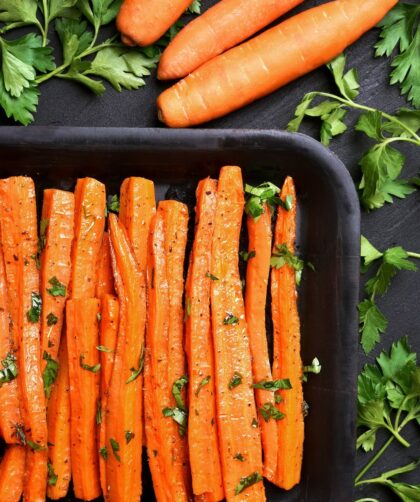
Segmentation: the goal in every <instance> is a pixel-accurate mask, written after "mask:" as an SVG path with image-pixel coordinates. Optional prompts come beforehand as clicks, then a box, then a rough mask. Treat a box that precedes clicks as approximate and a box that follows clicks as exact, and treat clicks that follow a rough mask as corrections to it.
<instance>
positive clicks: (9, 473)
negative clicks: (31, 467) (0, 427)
mask: <svg viewBox="0 0 420 502" xmlns="http://www.w3.org/2000/svg"><path fill="white" fill-rule="evenodd" d="M25 455H26V453H25V448H24V447H23V446H17V445H10V446H8V447H7V448H6V453H5V454H4V456H3V458H2V460H1V462H0V500H1V502H19V501H20V498H21V496H22V492H23V476H24V473H25Z"/></svg>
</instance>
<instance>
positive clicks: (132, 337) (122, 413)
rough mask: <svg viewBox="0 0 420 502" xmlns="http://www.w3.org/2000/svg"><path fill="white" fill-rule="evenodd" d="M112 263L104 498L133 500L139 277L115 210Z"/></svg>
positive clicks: (137, 484) (140, 345)
mask: <svg viewBox="0 0 420 502" xmlns="http://www.w3.org/2000/svg"><path fill="white" fill-rule="evenodd" d="M109 234H110V241H111V256H112V268H113V271H114V278H115V287H116V291H117V294H118V299H119V302H120V314H119V326H118V338H117V345H116V351H115V359H114V366H113V369H112V375H111V383H110V385H109V393H108V399H107V405H106V418H105V419H106V445H105V446H106V448H107V451H108V459H107V460H106V484H107V487H108V491H107V493H106V499H107V500H109V501H110V502H135V501H139V500H140V497H141V492H142V485H141V467H142V465H141V454H142V434H143V409H142V408H143V406H142V389H143V375H142V370H143V364H144V332H145V326H146V291H145V287H144V281H145V277H144V275H142V274H141V273H140V269H139V266H138V264H137V261H136V258H135V256H134V253H133V251H132V248H131V246H130V243H129V240H128V237H127V233H126V231H125V228H124V227H123V225H122V223H121V222H119V221H118V219H117V217H116V215H115V214H110V215H109Z"/></svg>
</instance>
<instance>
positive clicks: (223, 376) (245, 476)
mask: <svg viewBox="0 0 420 502" xmlns="http://www.w3.org/2000/svg"><path fill="white" fill-rule="evenodd" d="M243 208H244V194H243V184H242V175H241V170H240V168H239V167H235V166H228V167H224V168H222V170H221V172H220V177H219V184H218V188H217V206H216V216H215V224H214V234H213V243H212V259H211V273H212V274H213V275H214V276H215V277H217V278H218V280H217V281H216V280H215V281H212V282H211V315H212V330H213V343H214V360H215V386H216V401H217V423H218V431H219V448H220V456H221V461H222V473H223V480H224V489H225V497H226V500H227V501H228V502H229V501H231V500H252V501H264V500H265V494H264V486H263V483H262V470H263V468H262V451H261V440H260V432H259V428H258V421H257V410H256V408H255V401H254V392H253V389H252V384H253V378H252V367H251V353H250V348H249V342H248V336H247V327H246V322H245V307H244V301H243V297H242V284H241V280H240V276H239V269H238V251H239V235H240V231H241V223H242V214H243ZM237 495H240V497H238V498H237V497H236V496H237Z"/></svg>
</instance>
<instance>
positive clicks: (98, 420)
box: [96, 399, 102, 425]
mask: <svg viewBox="0 0 420 502" xmlns="http://www.w3.org/2000/svg"><path fill="white" fill-rule="evenodd" d="M101 423H102V401H101V400H100V399H98V402H97V403H96V425H100V424H101Z"/></svg>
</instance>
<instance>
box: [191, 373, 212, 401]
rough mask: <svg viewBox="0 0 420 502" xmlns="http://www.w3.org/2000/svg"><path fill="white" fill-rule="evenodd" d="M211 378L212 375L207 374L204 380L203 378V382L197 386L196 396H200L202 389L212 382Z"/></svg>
mask: <svg viewBox="0 0 420 502" xmlns="http://www.w3.org/2000/svg"><path fill="white" fill-rule="evenodd" d="M210 379H211V377H210V375H207V376H206V377H204V378H203V380H201V382H200V383H199V384H198V386H197V390H196V391H195V393H194V394H195V395H196V397H198V394H199V393H200V390H201V389H202V388H203V387H204V386H205V385H207V384H208V383H209V382H210Z"/></svg>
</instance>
